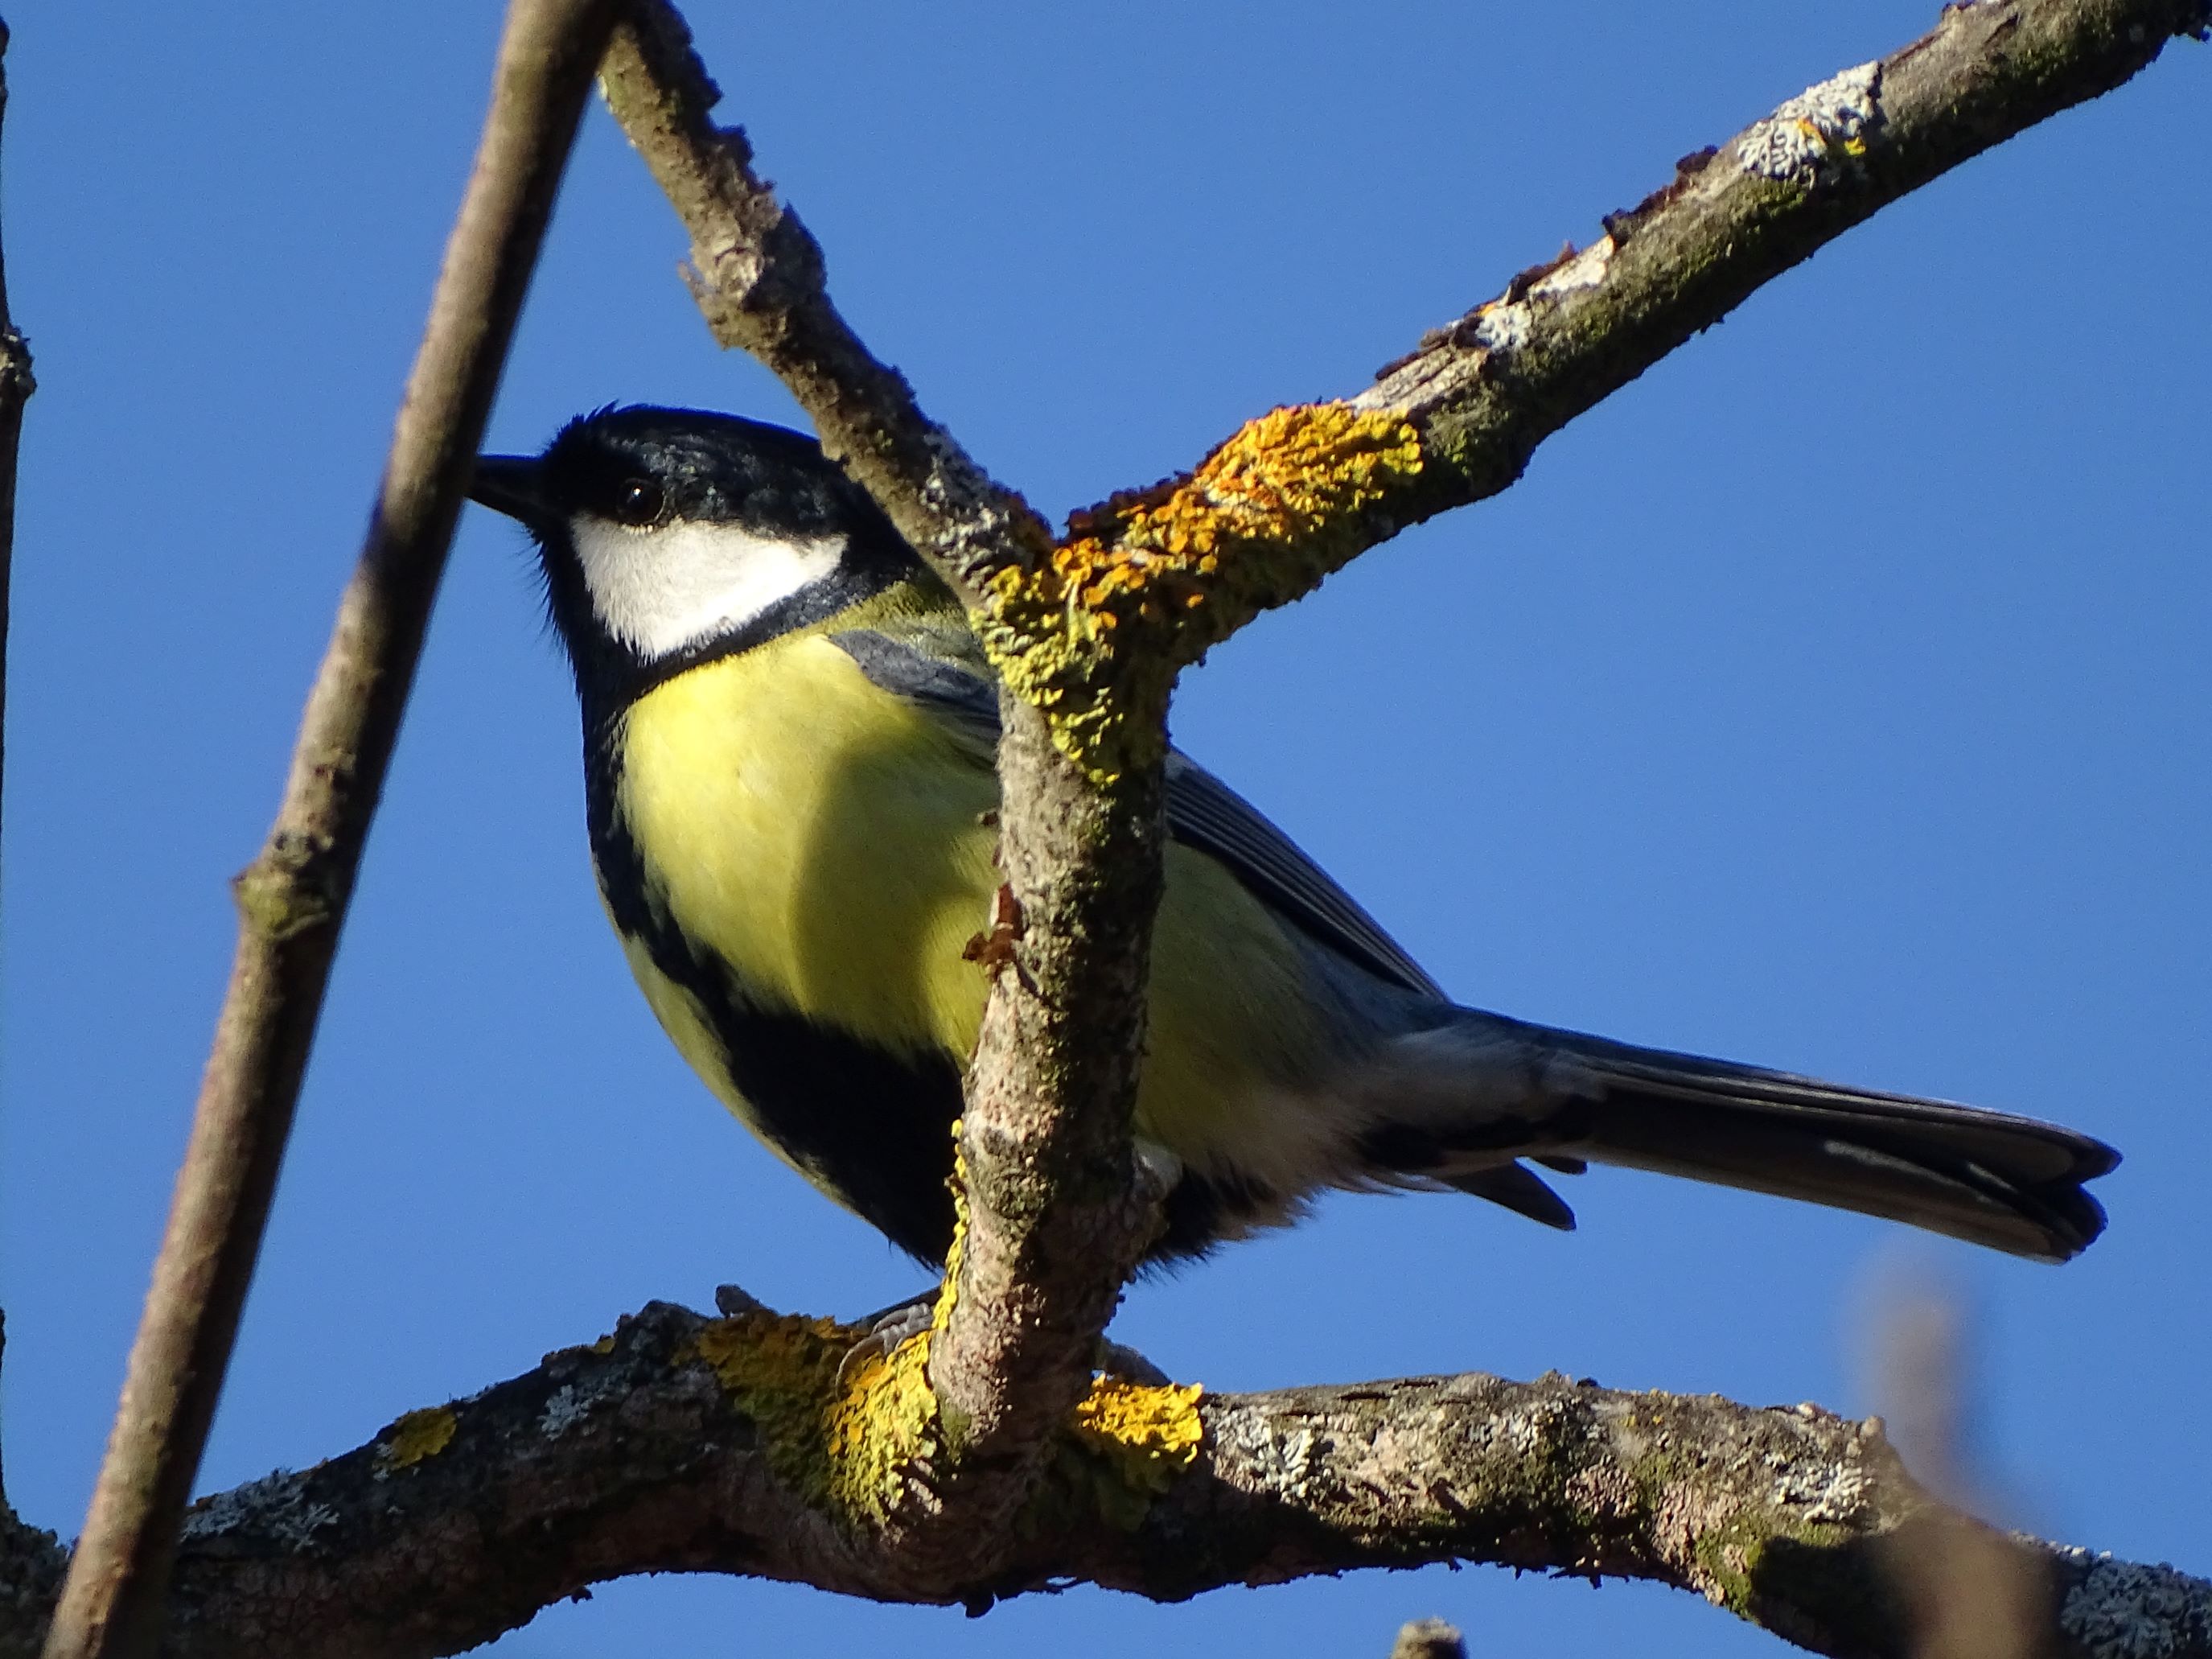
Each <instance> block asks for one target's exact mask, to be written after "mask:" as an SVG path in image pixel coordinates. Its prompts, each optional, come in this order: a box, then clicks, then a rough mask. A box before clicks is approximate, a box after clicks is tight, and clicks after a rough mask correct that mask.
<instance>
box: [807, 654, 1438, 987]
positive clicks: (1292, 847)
mask: <svg viewBox="0 0 2212 1659" xmlns="http://www.w3.org/2000/svg"><path fill="white" fill-rule="evenodd" d="M829 639H830V642H831V643H832V644H834V645H836V647H838V648H839V649H840V650H842V651H843V652H844V653H845V654H846V655H848V656H849V657H850V658H852V659H853V660H854V662H855V663H856V664H858V665H859V666H860V671H861V672H862V673H864V674H866V676H867V677H868V678H869V679H871V680H872V681H873V682H874V683H875V684H878V685H879V686H881V687H882V688H883V689H884V690H886V691H889V692H891V693H893V694H894V695H896V696H902V697H907V698H910V699H912V700H913V701H914V702H919V703H924V704H927V705H928V706H929V707H930V708H932V709H933V710H934V711H935V712H937V713H938V714H940V715H942V716H944V717H945V718H946V719H949V720H952V721H953V722H954V723H955V724H957V725H958V726H961V727H962V728H963V729H964V730H966V731H968V732H970V733H972V734H973V735H975V736H976V737H979V738H986V739H987V740H988V741H989V742H990V743H992V744H996V743H997V742H998V740H999V696H998V691H997V690H996V688H995V687H994V686H993V685H992V684H991V682H990V681H989V680H988V679H987V678H985V677H984V676H983V675H981V674H979V673H977V672H976V671H975V670H974V669H972V668H970V667H969V666H967V665H965V664H963V663H957V662H951V661H947V660H946V659H944V658H942V657H936V656H932V655H930V654H929V653H927V652H925V651H923V650H921V649H919V648H917V647H915V646H913V645H909V644H908V643H906V642H905V641H902V640H897V639H894V638H892V637H891V636H890V635H887V634H879V633H875V632H872V631H868V630H862V629H852V630H848V631H846V632H844V633H838V634H832V635H829ZM1167 789H1168V833H1169V834H1170V835H1171V836H1174V837H1175V838H1176V840H1177V841H1179V842H1182V844H1183V845H1184V846H1186V847H1191V848H1196V849H1197V850H1199V851H1200V852H1201V853H1206V854H1211V855H1212V857H1213V858H1215V859H1217V860H1219V861H1220V862H1221V863H1222V864H1223V865H1225V866H1227V868H1228V869H1229V870H1230V872H1231V873H1232V874H1234V875H1235V876H1236V877H1237V879H1238V880H1239V881H1241V882H1243V884H1244V885H1245V886H1246V887H1247V888H1248V889H1249V890H1250V891H1251V892H1252V893H1253V894H1254V895H1255V896H1256V897H1258V898H1260V899H1261V900H1263V901H1264V902H1266V903H1267V906H1268V907H1269V908H1271V909H1273V910H1274V911H1275V912H1276V914H1278V915H1281V916H1283V917H1284V918H1285V919H1286V920H1287V921H1291V922H1293V923H1295V924H1296V925H1297V927H1299V928H1300V929H1302V930H1303V931H1304V932H1305V933H1307V934H1309V935H1310V937H1312V938H1313V939H1316V940H1317V941H1318V942H1319V943H1321V944H1322V945H1327V946H1328V948H1329V949H1330V950H1332V951H1336V952H1337V953H1338V954H1339V955H1340V956H1344V957H1349V958H1351V959H1352V961H1353V962H1355V963H1358V964H1359V965H1360V966H1361V967H1362V968H1364V969H1367V971H1368V972H1370V973H1371V974H1373V975H1376V977H1377V978H1378V979H1382V980H1384V981H1388V982H1389V983H1390V984H1393V985H1397V986H1401V987H1404V988H1405V989H1407V990H1409V991H1414V992H1418V993H1419V994H1424V995H1427V996H1433V997H1437V998H1438V999H1440V1000H1441V999H1442V998H1443V989H1442V988H1441V987H1439V986H1438V985H1437V982H1436V981H1434V980H1432V979H1431V978H1430V977H1429V976H1428V975H1427V974H1425V973H1424V972H1423V971H1422V970H1421V967H1420V964H1419V963H1416V962H1415V961H1414V960H1413V957H1409V956H1407V954H1406V952H1405V951H1404V949H1403V948H1402V947H1401V946H1400V945H1399V944H1398V942H1397V941H1396V940H1395V939H1392V938H1391V937H1390V936H1389V934H1388V933H1384V932H1383V928H1382V927H1381V925H1380V924H1379V923H1377V922H1376V920H1375V919H1374V918H1373V917H1372V916H1370V915H1368V914H1367V912H1366V911H1364V910H1363V909H1361V908H1359V906H1358V903H1357V902H1355V901H1354V900H1353V898H1352V896H1351V895H1350V894H1349V893H1347V892H1346V891H1345V890H1344V889H1342V888H1341V887H1340V886H1338V885H1337V884H1335V883H1334V881H1331V880H1330V879H1329V878H1328V875H1327V874H1326V873H1325V872H1323V871H1322V868H1321V866H1319V865H1317V864H1316V863H1315V862H1314V861H1313V860H1311V859H1310V858H1308V857H1307V856H1306V855H1305V854H1304V853H1302V852H1300V851H1299V850H1298V848H1297V843H1296V842H1293V841H1292V840H1291V838H1290V837H1289V836H1286V835H1285V834H1284V833H1283V832H1282V831H1281V830H1279V829H1276V828H1275V826H1274V825H1273V824H1272V823H1268V822H1267V819H1266V818H1264V817H1261V815H1260V812H1259V811H1258V809H1256V808H1255V807H1254V806H1253V805H1251V803H1249V801H1247V800H1245V799H1244V798H1243V796H1241V795H1239V794H1238V793H1237V792H1236V791H1235V790H1233V789H1231V788H1230V787H1229V786H1228V785H1227V784H1225V783H1224V782H1222V781H1221V780H1220V779H1218V778H1217V777H1215V776H1214V775H1212V773H1211V772H1208V771H1207V770H1206V769H1205V768H1204V767H1202V766H1200V765H1199V764H1198V763H1197V762H1195V761H1194V760H1192V759H1190V758H1189V757H1188V756H1186V755H1184V754H1182V752H1181V751H1180V750H1176V751H1172V752H1170V755H1169V757H1168V775H1167Z"/></svg>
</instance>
